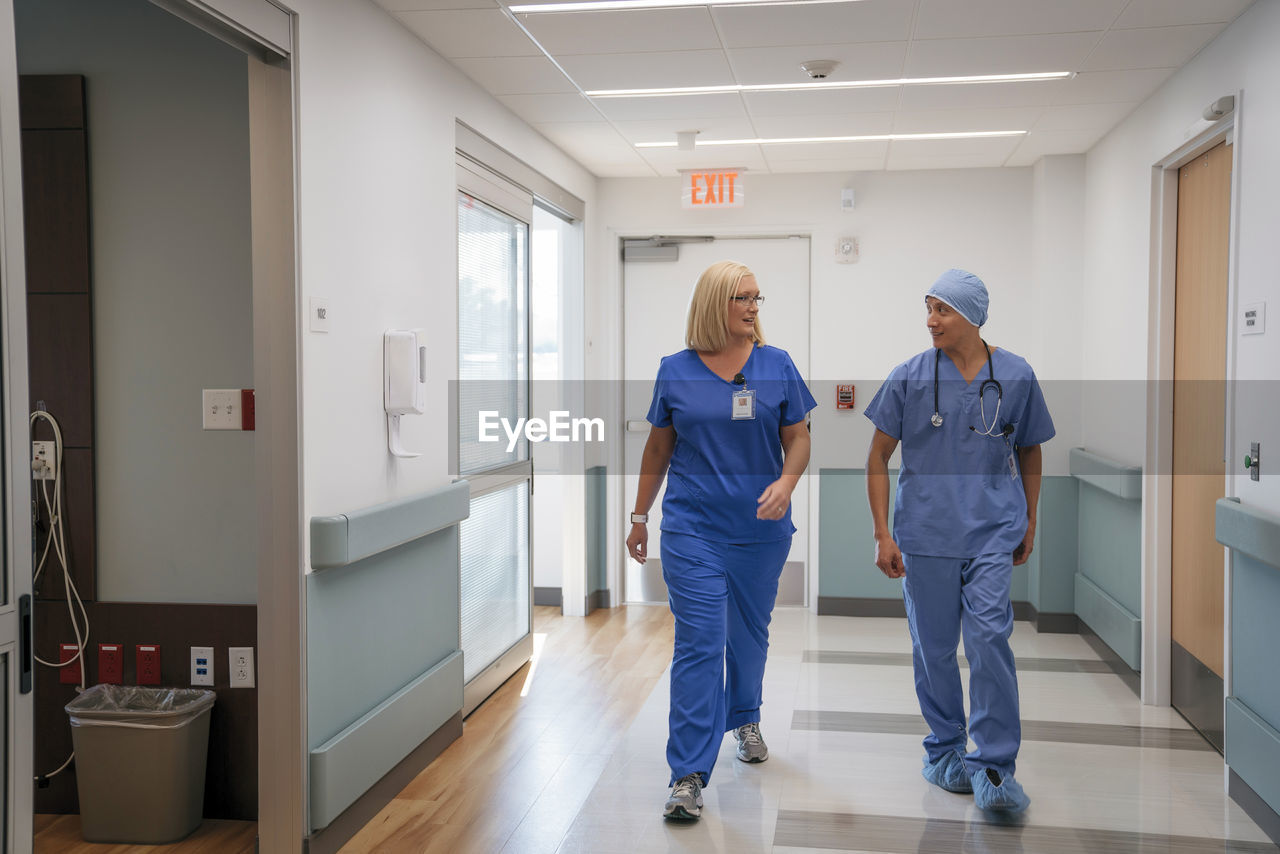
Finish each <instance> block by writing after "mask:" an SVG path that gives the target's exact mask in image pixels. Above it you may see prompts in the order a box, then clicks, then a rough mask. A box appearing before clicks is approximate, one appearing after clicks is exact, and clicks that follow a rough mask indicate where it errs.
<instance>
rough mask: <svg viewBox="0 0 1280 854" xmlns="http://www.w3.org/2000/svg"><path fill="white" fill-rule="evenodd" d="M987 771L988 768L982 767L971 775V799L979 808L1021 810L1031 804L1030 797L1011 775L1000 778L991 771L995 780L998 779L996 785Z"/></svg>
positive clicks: (1006, 810) (1003, 810)
mask: <svg viewBox="0 0 1280 854" xmlns="http://www.w3.org/2000/svg"><path fill="white" fill-rule="evenodd" d="M988 771H989V769H987V768H983V769H982V770H980V771H979V772H978V773H977V774H974V775H973V800H974V803H976V804H977V805H978V808H979V809H984V810H993V811H996V812H1022V811H1023V810H1025V809H1026V808H1027V807H1028V806H1030V805H1031V799H1030V798H1028V797H1027V793H1026V792H1024V791H1022V786H1020V785H1018V781H1017V780H1015V779H1013V777H1012V776H1009V777H1005V778H1004V779H1002V780H1001V779H1000V776H999V774H998V773H996V772H991V773H992V774H995V776H996V779H997V780H1000V783H999V785H997V784H995V783H993V782H992V781H991V777H990V776H989V775H988Z"/></svg>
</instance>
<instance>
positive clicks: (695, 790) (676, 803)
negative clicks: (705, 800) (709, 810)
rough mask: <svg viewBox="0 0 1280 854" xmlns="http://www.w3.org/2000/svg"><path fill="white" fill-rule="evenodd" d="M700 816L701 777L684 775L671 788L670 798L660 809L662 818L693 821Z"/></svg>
mask: <svg viewBox="0 0 1280 854" xmlns="http://www.w3.org/2000/svg"><path fill="white" fill-rule="evenodd" d="M701 815H702V777H701V775H699V774H686V775H684V776H683V777H681V778H680V779H679V780H676V784H675V785H674V786H672V787H671V797H669V798H667V805H666V806H665V807H663V808H662V817H663V818H672V819H677V820H679V821H693V820H695V819H697V818H698V817H699V816H701Z"/></svg>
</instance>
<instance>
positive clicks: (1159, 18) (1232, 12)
mask: <svg viewBox="0 0 1280 854" xmlns="http://www.w3.org/2000/svg"><path fill="white" fill-rule="evenodd" d="M1252 4H1253V0H1212V2H1205V0H1130V2H1129V5H1128V6H1126V7H1125V9H1124V12H1123V13H1122V14H1121V15H1120V19H1119V20H1118V21H1116V23H1115V24H1114V26H1115V27H1117V28H1129V27H1167V26H1175V25H1177V24H1212V23H1217V22H1223V23H1229V22H1231V21H1234V20H1235V19H1236V18H1237V17H1239V16H1240V13H1241V12H1243V11H1244V10H1245V9H1248V8H1249V7H1250V6H1251V5H1252Z"/></svg>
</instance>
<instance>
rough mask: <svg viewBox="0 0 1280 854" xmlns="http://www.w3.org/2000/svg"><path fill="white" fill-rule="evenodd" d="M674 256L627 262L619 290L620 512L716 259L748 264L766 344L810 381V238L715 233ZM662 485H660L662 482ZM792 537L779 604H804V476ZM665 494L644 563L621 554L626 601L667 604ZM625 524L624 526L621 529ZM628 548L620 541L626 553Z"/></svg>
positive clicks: (627, 505) (631, 495)
mask: <svg viewBox="0 0 1280 854" xmlns="http://www.w3.org/2000/svg"><path fill="white" fill-rule="evenodd" d="M679 250H680V254H679V258H678V260H676V261H624V262H623V265H622V288H623V315H622V316H623V377H624V378H625V380H626V382H625V383H624V384H623V387H624V391H623V396H624V402H623V407H624V409H623V411H624V413H625V416H626V426H625V431H626V432H625V435H624V441H623V472H624V474H625V478H624V484H625V485H624V489H625V490H626V494H625V496H624V498H623V502H624V507H623V509H624V511H625V512H627V513H630V511H631V507H632V504H633V502H634V501H635V496H636V488H637V486H638V484H639V473H640V457H641V455H642V454H643V452H644V444H645V439H646V438H647V437H648V435H649V425H648V423H647V422H646V421H645V415H646V414H647V413H648V410H649V403H650V399H651V397H652V394H653V380H654V377H655V376H656V374H657V371H658V362H659V360H660V359H661V358H662V357H663V356H668V355H670V354H672V353H675V352H676V351H678V350H683V349H684V334H685V318H686V316H687V314H688V308H689V299H690V297H691V296H692V294H693V287H694V285H695V284H697V281H698V276H700V275H701V274H702V271H703V270H705V269H707V267H709V266H711V265H712V264H714V263H715V262H717V261H726V260H728V261H737V262H739V263H742V264H746V265H747V266H748V267H750V268H751V271H752V272H753V273H754V274H755V276H756V281H757V283H758V284H759V285H760V293H761V295H762V296H764V297H765V301H764V304H763V305H762V306H761V308H760V324H761V326H762V327H763V329H764V334H765V338H766V340H767V342H768V343H769V344H771V345H772V346H775V347H778V348H780V349H782V350H786V351H787V352H788V353H789V354H790V355H791V358H792V360H793V361H794V362H795V364H796V367H797V368H799V369H800V375H801V376H803V377H804V378H805V379H806V380H808V379H809V238H808V237H796V236H789V237H744V238H737V237H735V238H716V239H714V240H711V241H708V242H689V243H681V244H680V246H679ZM664 489H665V485H664ZM791 504H792V507H791V519H792V521H793V522H794V523H795V526H796V535H795V537H793V538H792V541H791V552H790V554H789V555H788V557H787V564H786V566H785V567H784V569H783V576H782V580H781V582H780V585H779V592H778V603H779V604H786V605H804V604H807V590H806V589H805V579H806V577H807V572H806V566H807V564H808V547H809V484H808V475H806V476H805V478H804V479H802V480H801V481H800V484H799V486H797V487H796V490H795V492H794V493H793V495H792V497H791ZM661 525H662V493H661V492H660V493H659V494H658V499H657V501H655V502H654V505H653V509H652V510H651V511H650V514H649V554H650V555H653V557H651V558H649V560H648V562H647V563H645V565H644V566H643V567H641V566H640V565H639V564H637V563H636V562H635V561H633V560H631V558H630V557H629V556H627V555H625V554H624V556H623V561H624V565H625V566H626V571H625V573H624V580H623V583H624V585H625V591H624V594H623V596H624V601H627V602H665V601H666V598H667V589H666V585H665V584H664V583H663V581H662V560H661V554H662V551H661V547H662V532H661V530H660V528H661ZM627 528H628V526H626V525H624V526H623V530H627ZM625 548H626V547H625V545H624V546H623V549H624V552H625Z"/></svg>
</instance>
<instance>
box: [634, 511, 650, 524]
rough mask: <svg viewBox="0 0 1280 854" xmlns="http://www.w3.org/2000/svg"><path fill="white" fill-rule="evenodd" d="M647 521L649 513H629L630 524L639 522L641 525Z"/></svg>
mask: <svg viewBox="0 0 1280 854" xmlns="http://www.w3.org/2000/svg"><path fill="white" fill-rule="evenodd" d="M648 521H649V514H648V513H632V514H631V524H632V525H635V524H636V523H639V524H641V525H643V524H645V523H646V522H648Z"/></svg>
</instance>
